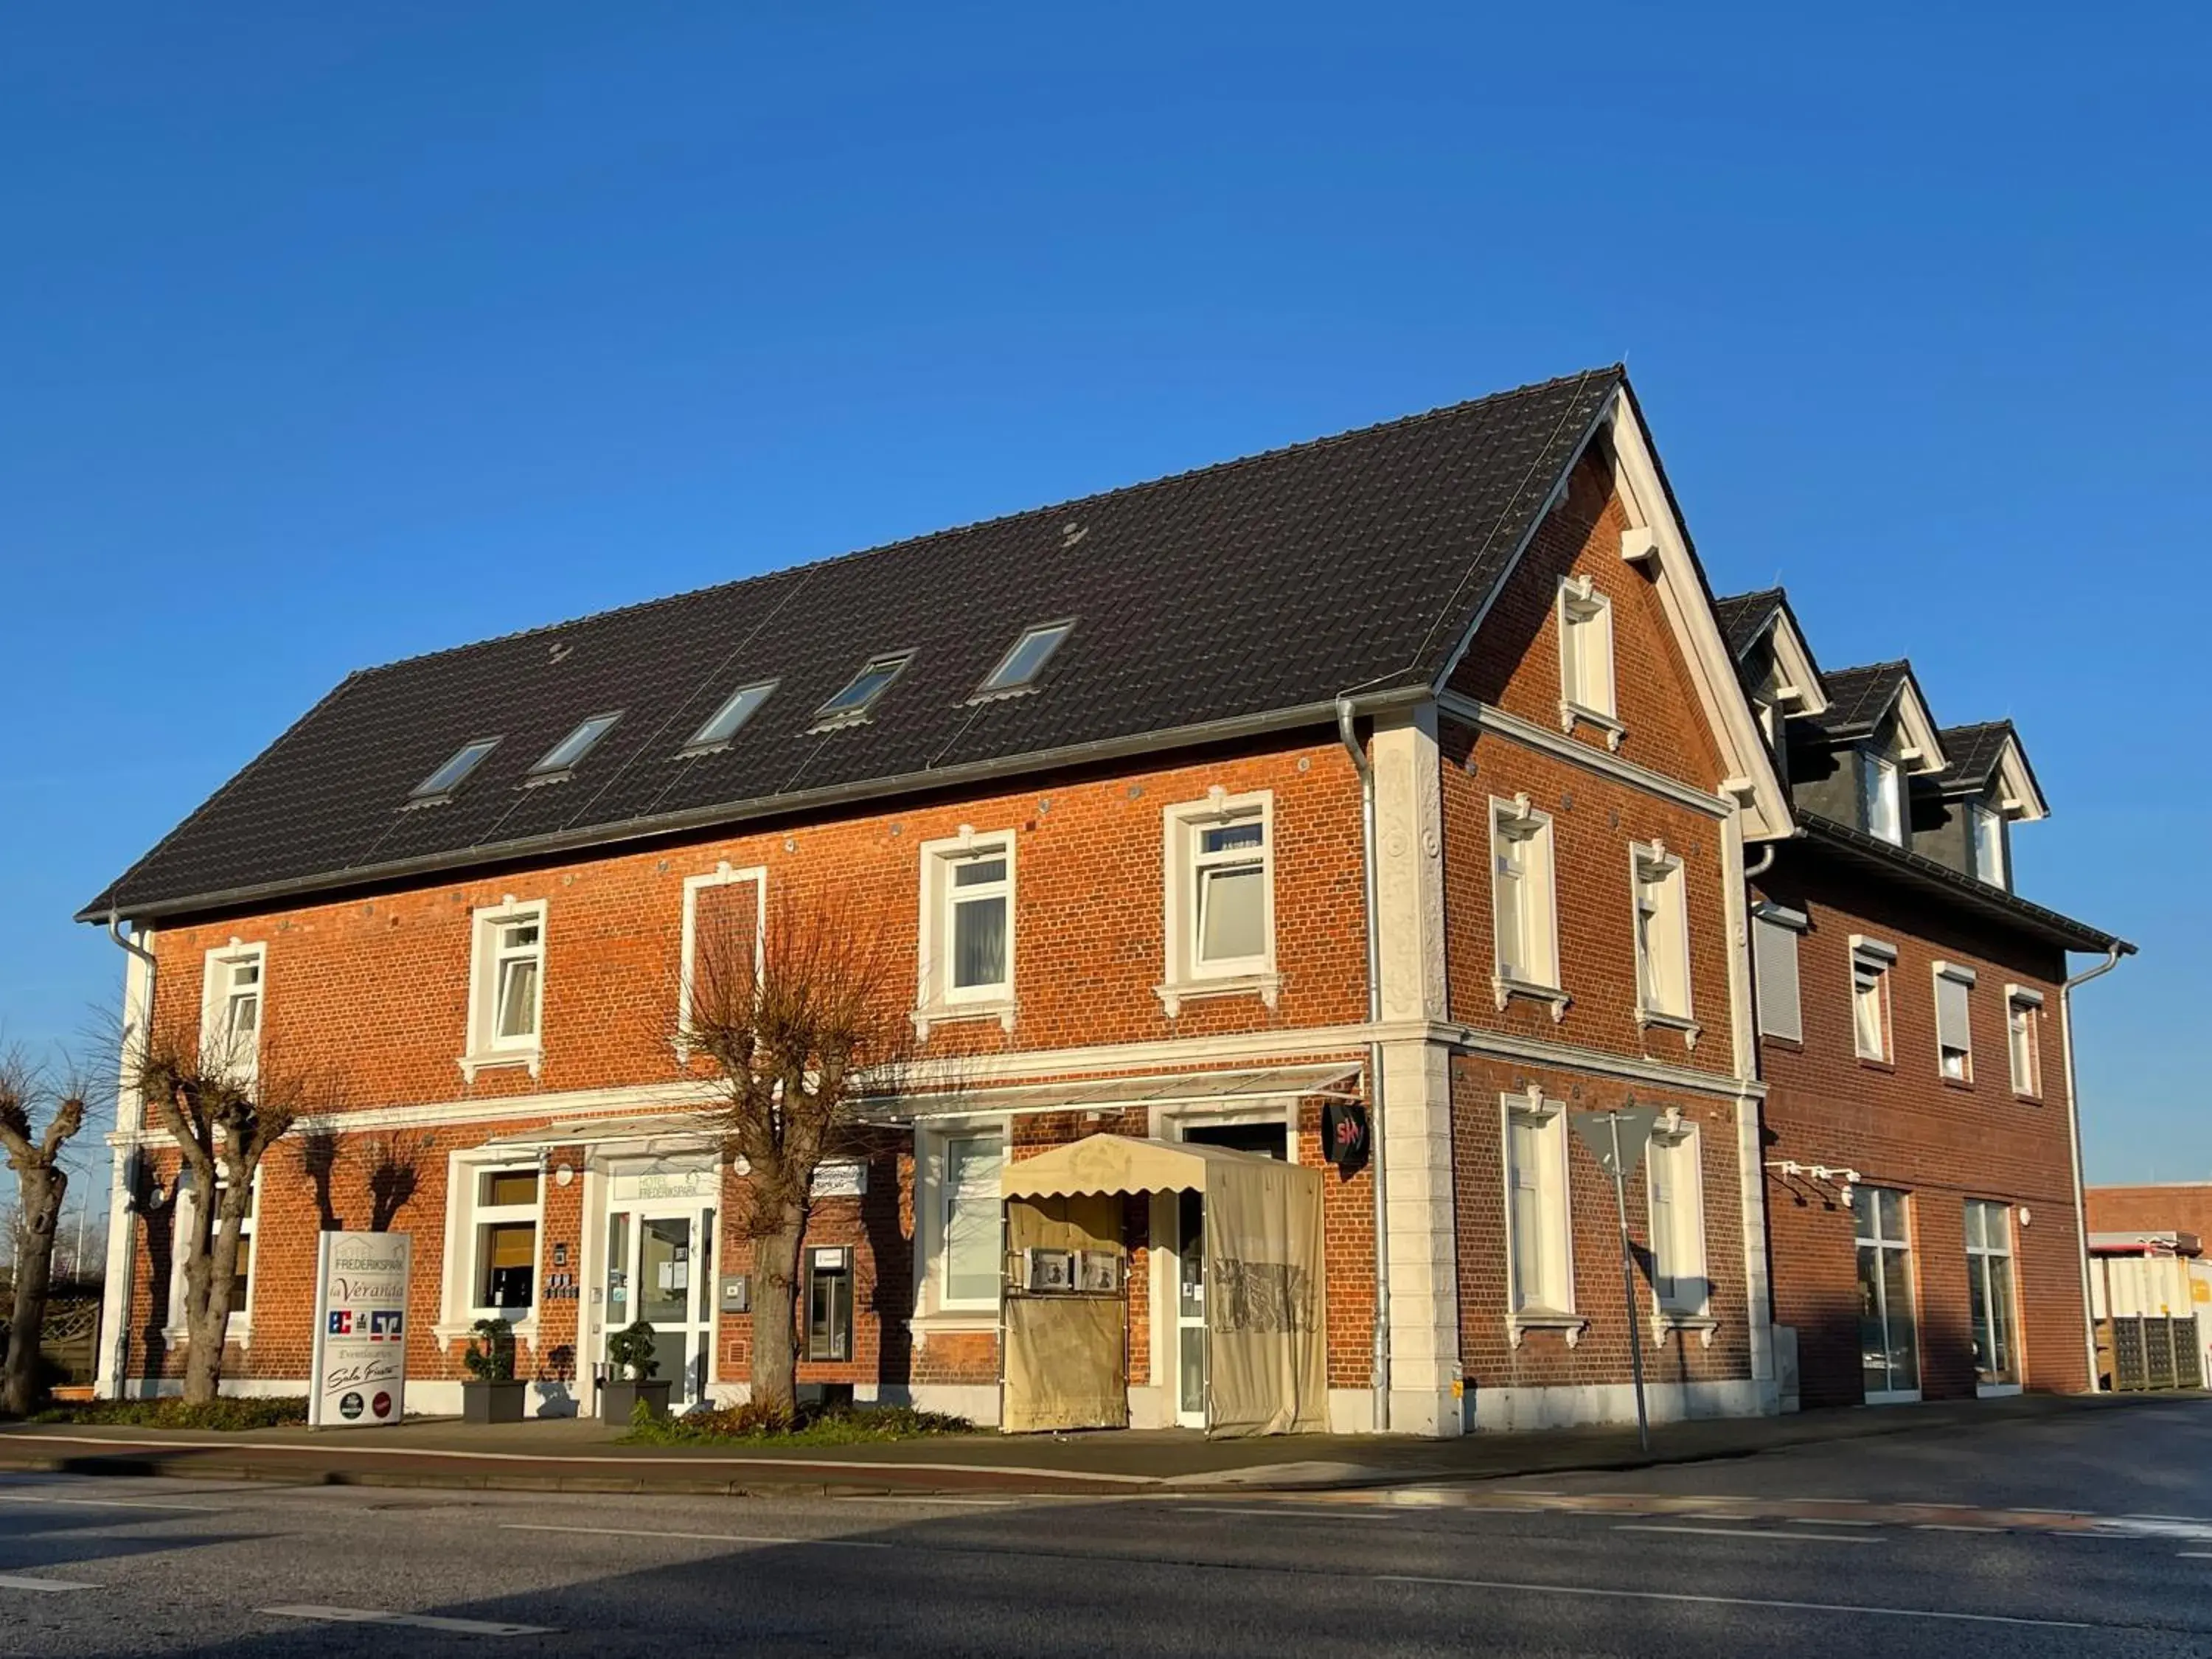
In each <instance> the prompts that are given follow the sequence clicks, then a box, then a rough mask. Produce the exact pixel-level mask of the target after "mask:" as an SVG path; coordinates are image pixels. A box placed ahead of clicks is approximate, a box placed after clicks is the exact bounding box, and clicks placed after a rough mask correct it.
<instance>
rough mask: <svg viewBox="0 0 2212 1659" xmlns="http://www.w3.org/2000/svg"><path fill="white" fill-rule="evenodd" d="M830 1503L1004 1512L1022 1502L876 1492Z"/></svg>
mask: <svg viewBox="0 0 2212 1659" xmlns="http://www.w3.org/2000/svg"><path fill="white" fill-rule="evenodd" d="M832 1501H834V1502H836V1503H839V1504H932V1505H936V1504H955V1505H957V1506H958V1507H960V1508H962V1509H975V1510H1006V1509H1012V1508H1013V1507H1014V1505H1016V1504H1019V1503H1020V1502H1021V1501H1022V1500H1021V1499H1020V1498H923V1497H904V1496H901V1497H892V1496H891V1495H890V1494H889V1493H884V1492H878V1493H877V1494H876V1495H874V1496H873V1497H861V1496H857V1495H855V1496H851V1497H844V1498H836V1499H834V1500H832Z"/></svg>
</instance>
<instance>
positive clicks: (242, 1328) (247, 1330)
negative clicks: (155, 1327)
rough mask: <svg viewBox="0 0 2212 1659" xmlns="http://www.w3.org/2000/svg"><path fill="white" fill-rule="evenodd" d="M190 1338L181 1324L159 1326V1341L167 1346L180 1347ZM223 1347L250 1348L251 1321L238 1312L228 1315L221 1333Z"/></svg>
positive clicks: (251, 1335)
mask: <svg viewBox="0 0 2212 1659" xmlns="http://www.w3.org/2000/svg"><path fill="white" fill-rule="evenodd" d="M161 1341H162V1342H163V1344H164V1345H165V1346H168V1347H172V1348H180V1347H183V1346H185V1344H186V1343H188V1342H190V1341H191V1332H190V1331H189V1330H187V1329H186V1328H185V1327H184V1326H182V1325H164V1326H162V1327H161ZM222 1341H223V1346H225V1347H239V1348H250V1347H252V1346H253V1322H252V1320H250V1319H247V1318H246V1317H244V1316H241V1315H239V1314H233V1315H231V1316H230V1324H229V1326H228V1328H226V1329H225V1330H224V1332H223V1334H222Z"/></svg>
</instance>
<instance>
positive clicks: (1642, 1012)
mask: <svg viewBox="0 0 2212 1659" xmlns="http://www.w3.org/2000/svg"><path fill="white" fill-rule="evenodd" d="M1636 1024H1637V1025H1638V1028H1639V1029H1643V1030H1649V1029H1650V1028H1651V1027H1652V1026H1654V1025H1656V1026H1657V1027H1658V1028H1659V1029H1660V1030H1662V1031H1680V1033H1681V1034H1682V1046H1683V1047H1684V1048H1696V1047H1697V1046H1698V1038H1699V1036H1702V1035H1703V1034H1704V1032H1705V1027H1704V1026H1702V1025H1700V1024H1698V1022H1697V1021H1696V1020H1694V1019H1692V1018H1691V1017H1690V1016H1689V1015H1687V1014H1669V1013H1665V1012H1662V1011H1661V1010H1659V1009H1656V1008H1638V1010H1637V1011H1636Z"/></svg>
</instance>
